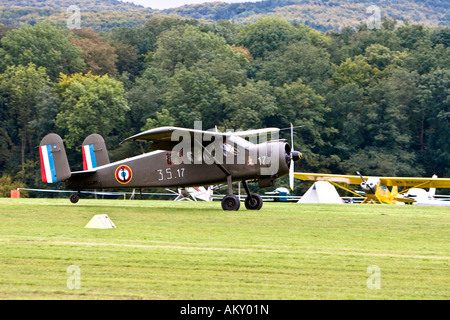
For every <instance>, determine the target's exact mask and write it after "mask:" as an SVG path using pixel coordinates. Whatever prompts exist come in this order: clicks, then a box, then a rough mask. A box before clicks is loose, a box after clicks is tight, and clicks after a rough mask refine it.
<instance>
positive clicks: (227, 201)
mask: <svg viewBox="0 0 450 320" xmlns="http://www.w3.org/2000/svg"><path fill="white" fill-rule="evenodd" d="M240 206H241V202H240V201H239V198H238V197H237V196H235V195H234V194H229V195H226V196H225V197H223V199H222V209H223V210H227V211H236V210H239V207H240Z"/></svg>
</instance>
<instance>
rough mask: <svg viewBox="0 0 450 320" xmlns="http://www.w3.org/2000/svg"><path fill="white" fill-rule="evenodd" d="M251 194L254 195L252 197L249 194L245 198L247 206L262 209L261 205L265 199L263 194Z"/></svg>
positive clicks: (252, 208)
mask: <svg viewBox="0 0 450 320" xmlns="http://www.w3.org/2000/svg"><path fill="white" fill-rule="evenodd" d="M251 196H252V197H251V198H250V197H249V196H247V198H245V207H246V208H247V209H248V210H259V209H261V207H262V205H263V200H262V198H261V196H260V195H259V194H256V193H252V194H251Z"/></svg>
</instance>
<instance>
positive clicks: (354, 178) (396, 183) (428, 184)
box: [294, 172, 450, 204]
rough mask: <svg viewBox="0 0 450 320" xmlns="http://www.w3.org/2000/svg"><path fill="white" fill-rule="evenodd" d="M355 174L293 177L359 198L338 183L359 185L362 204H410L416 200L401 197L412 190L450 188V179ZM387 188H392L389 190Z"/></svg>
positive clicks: (295, 174) (316, 174) (298, 175)
mask: <svg viewBox="0 0 450 320" xmlns="http://www.w3.org/2000/svg"><path fill="white" fill-rule="evenodd" d="M356 173H357V175H338V174H322V173H301V172H295V173H294V177H295V178H297V179H300V180H306V181H328V182H330V183H331V184H333V185H335V186H336V187H339V188H341V189H344V190H346V191H348V192H351V193H353V194H356V195H358V196H361V195H360V194H357V193H356V192H354V191H352V190H350V189H348V188H346V187H344V186H342V185H340V184H339V183H345V184H359V185H360V186H361V188H362V189H363V191H364V192H365V197H366V198H365V199H364V201H363V203H387V204H396V203H397V202H403V203H407V204H412V203H413V202H416V200H414V199H411V198H407V197H405V196H404V195H403V194H404V193H407V192H408V190H410V189H412V188H450V178H437V177H436V176H433V178H403V177H371V176H363V175H361V174H360V173H359V172H356ZM387 187H392V188H391V190H389V189H388V188H387ZM398 187H404V188H405V190H403V191H402V192H399V191H398Z"/></svg>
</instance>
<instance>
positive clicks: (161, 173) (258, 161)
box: [65, 142, 289, 190]
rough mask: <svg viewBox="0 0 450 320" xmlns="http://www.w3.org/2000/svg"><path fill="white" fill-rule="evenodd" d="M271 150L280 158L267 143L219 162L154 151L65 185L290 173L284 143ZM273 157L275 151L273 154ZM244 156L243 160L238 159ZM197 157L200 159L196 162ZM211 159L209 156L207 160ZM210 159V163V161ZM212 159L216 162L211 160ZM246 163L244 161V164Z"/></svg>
mask: <svg viewBox="0 0 450 320" xmlns="http://www.w3.org/2000/svg"><path fill="white" fill-rule="evenodd" d="M269 144H270V145H271V148H270V149H271V151H273V150H274V149H275V148H277V149H278V150H277V154H279V156H278V158H276V159H274V158H273V157H271V158H269V156H268V155H267V143H266V144H264V146H261V145H256V147H258V148H257V149H258V150H257V151H255V152H257V153H254V154H255V155H256V156H255V155H253V156H252V155H251V153H250V150H246V149H244V148H239V152H244V154H245V156H244V157H242V155H241V156H240V157H239V158H238V156H237V155H230V154H228V155H227V157H226V156H223V157H221V159H220V161H219V164H218V163H216V162H215V161H205V159H192V157H190V158H189V160H190V161H186V162H185V161H183V157H181V156H180V155H179V154H177V153H176V152H173V151H153V152H150V153H146V154H143V155H139V156H135V157H132V158H128V159H124V160H121V161H117V162H114V163H110V164H107V165H103V166H100V167H97V168H96V169H95V170H92V171H91V172H90V173H89V171H79V172H73V173H72V176H71V177H70V178H69V179H68V180H66V181H65V187H66V188H67V189H72V190H84V189H120V188H168V187H190V186H203V185H210V184H219V183H224V182H227V175H228V174H229V175H231V177H232V180H233V181H241V180H264V179H272V180H273V179H276V178H279V177H281V176H284V175H286V174H288V173H289V169H288V166H287V163H286V160H285V145H286V143H283V142H274V143H269ZM270 156H272V154H270ZM230 157H231V158H230ZM240 159H241V160H242V159H244V161H239V160H240ZM195 160H198V161H195ZM206 160H208V159H206ZM274 160H276V161H278V165H277V166H276V167H274V169H276V170H274V171H273V172H271V174H266V175H261V174H260V172H261V169H262V168H266V169H269V168H270V166H271V165H272V163H271V162H273V161H274ZM207 162H208V163H207ZM210 162H213V163H210ZM242 162H243V163H242Z"/></svg>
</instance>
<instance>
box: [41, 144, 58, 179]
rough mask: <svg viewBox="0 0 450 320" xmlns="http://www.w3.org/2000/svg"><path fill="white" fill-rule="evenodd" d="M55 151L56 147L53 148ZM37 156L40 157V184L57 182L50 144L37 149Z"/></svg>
mask: <svg viewBox="0 0 450 320" xmlns="http://www.w3.org/2000/svg"><path fill="white" fill-rule="evenodd" d="M54 148H55V149H56V146H54ZM39 154H40V157H41V173H42V182H44V183H54V182H57V181H58V180H57V178H56V170H55V161H54V159H53V154H52V146H51V145H50V144H48V145H45V146H40V147H39Z"/></svg>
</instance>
